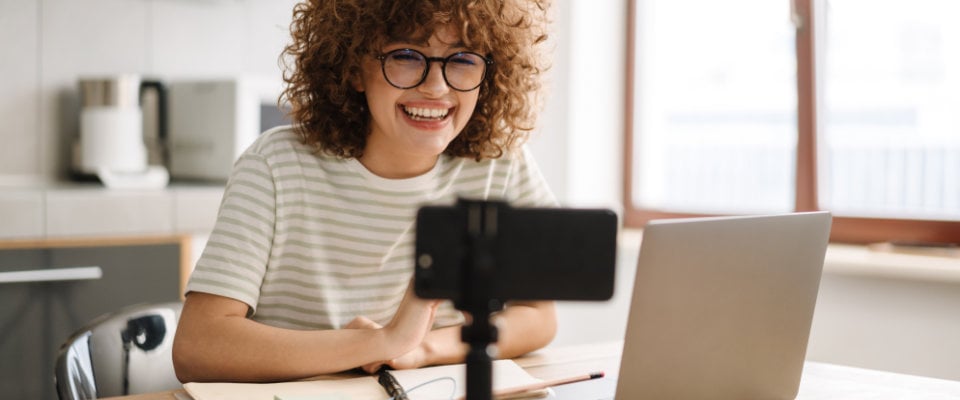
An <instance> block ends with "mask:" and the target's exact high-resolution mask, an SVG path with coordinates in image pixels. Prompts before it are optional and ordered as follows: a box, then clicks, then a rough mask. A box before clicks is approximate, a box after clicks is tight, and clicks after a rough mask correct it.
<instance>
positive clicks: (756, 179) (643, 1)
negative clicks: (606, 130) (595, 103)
mask: <svg viewBox="0 0 960 400" xmlns="http://www.w3.org/2000/svg"><path fill="white" fill-rule="evenodd" d="M635 10H636V15H635V16H634V17H635V20H634V21H635V25H634V27H635V28H634V32H635V35H636V36H635V37H634V38H633V40H634V43H635V44H636V46H635V47H634V49H635V50H634V51H635V54H634V62H633V65H634V68H635V69H634V71H633V74H634V75H633V76H634V77H635V78H634V85H635V86H634V88H633V90H634V91H633V99H634V100H633V107H634V110H633V116H632V117H633V121H634V125H633V129H634V136H633V138H634V140H633V145H634V148H633V149H632V154H633V160H632V162H633V165H632V176H633V178H632V179H633V182H632V184H631V187H632V190H633V192H632V199H633V201H634V204H633V207H635V208H641V209H657V210H663V211H679V212H694V213H717V214H723V213H751V212H786V211H791V210H793V209H794V198H795V196H794V193H795V191H794V190H795V189H794V181H795V180H794V176H795V173H794V172H795V164H796V156H795V153H796V141H797V128H796V127H797V115H796V109H797V96H796V54H795V44H794V43H795V42H794V37H795V36H794V29H793V26H792V24H791V23H790V18H789V3H788V2H787V1H771V0H731V1H716V0H637V2H636V7H635Z"/></svg>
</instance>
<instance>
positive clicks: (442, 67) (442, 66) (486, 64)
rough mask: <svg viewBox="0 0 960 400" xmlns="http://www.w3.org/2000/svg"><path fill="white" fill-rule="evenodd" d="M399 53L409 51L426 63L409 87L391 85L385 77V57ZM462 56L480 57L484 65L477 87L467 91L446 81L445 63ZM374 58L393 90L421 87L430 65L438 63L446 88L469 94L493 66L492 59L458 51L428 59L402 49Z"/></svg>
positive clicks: (425, 56) (481, 82) (411, 50)
mask: <svg viewBox="0 0 960 400" xmlns="http://www.w3.org/2000/svg"><path fill="white" fill-rule="evenodd" d="M401 51H409V52H414V53H417V54H419V55H420V56H421V57H423V59H424V61H426V63H427V66H426V68H424V69H423V74H422V75H421V76H420V79H419V80H418V81H417V83H414V84H413V85H410V86H400V85H397V84H395V83H393V81H391V80H390V78H389V77H387V57H388V56H390V55H391V54H394V53H397V52H401ZM463 54H472V55H475V56H477V57H480V59H481V60H483V64H484V65H483V73H482V74H481V75H480V81H479V82H477V85H476V86H474V87H472V88H469V89H460V88H457V87H455V86H453V85H452V84H450V80H448V79H447V61H450V59H452V58H453V57H456V56H458V55H463ZM376 58H377V60H380V72H382V73H383V79H386V81H387V83H389V84H390V86H393V87H395V88H397V89H413V88H415V87H417V86H420V85H422V84H423V82H425V81H426V80H427V75H430V67H431V65H432V64H433V63H435V62H438V63H440V75H443V81H444V82H445V83H446V84H447V86H448V87H449V88H450V89H453V90H456V91H458V92H470V91H473V90H476V89H477V88H478V87H480V85H482V84H483V80H484V79H485V78H486V77H487V68H488V67H489V66H491V65H493V60H492V59H490V58H489V57H484V56H482V55H480V54H478V53H475V52H472V51H458V52H456V53H453V54H451V55H449V56H446V57H428V56H427V55H426V54H423V53H422V52H420V51H418V50H414V49H407V48H402V49H395V50H390V51H388V52H386V53H383V54H380V55H378V56H377V57H376Z"/></svg>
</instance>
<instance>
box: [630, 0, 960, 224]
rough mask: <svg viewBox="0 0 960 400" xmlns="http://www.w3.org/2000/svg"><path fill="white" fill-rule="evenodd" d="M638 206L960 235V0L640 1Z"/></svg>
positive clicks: (638, 212) (633, 100) (662, 212)
mask: <svg viewBox="0 0 960 400" xmlns="http://www.w3.org/2000/svg"><path fill="white" fill-rule="evenodd" d="M630 5H631V9H630V13H629V15H630V22H629V27H630V29H629V31H630V33H629V34H630V36H629V39H628V43H630V45H629V50H628V60H630V61H629V62H630V65H629V66H628V74H629V76H628V82H629V89H630V90H629V92H630V95H629V100H628V102H627V104H628V109H627V113H626V114H627V119H628V121H627V124H626V125H627V138H626V143H627V146H626V153H627V154H626V157H625V160H626V162H625V171H624V176H625V190H624V196H625V210H626V212H625V216H626V223H627V224H628V225H633V226H640V225H642V224H643V223H645V222H646V221H647V220H649V219H653V218H662V217H677V216H692V215H721V214H750V213H776V212H789V211H808V210H815V209H823V210H830V211H832V212H833V214H834V228H833V234H832V239H833V240H834V241H840V242H852V243H871V242H880V241H924V242H948V243H960V111H957V110H960V26H957V24H955V23H951V20H950V16H952V15H958V12H960V2H956V1H954V0H916V1H914V0H911V1H909V2H907V1H905V0H883V1H877V0H794V2H793V4H791V2H788V1H787V0H783V1H780V2H777V1H771V0H727V1H721V2H718V1H713V0H633V1H631V3H630Z"/></svg>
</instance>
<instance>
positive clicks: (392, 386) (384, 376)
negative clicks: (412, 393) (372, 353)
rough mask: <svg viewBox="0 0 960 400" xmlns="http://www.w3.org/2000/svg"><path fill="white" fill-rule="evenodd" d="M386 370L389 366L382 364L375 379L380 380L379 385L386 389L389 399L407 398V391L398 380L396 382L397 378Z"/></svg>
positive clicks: (403, 399) (405, 399)
mask: <svg viewBox="0 0 960 400" xmlns="http://www.w3.org/2000/svg"><path fill="white" fill-rule="evenodd" d="M388 370H389V368H387V367H386V366H383V367H380V370H379V371H377V375H378V377H377V381H378V382H380V386H383V388H384V390H386V391H387V394H389V395H390V399H391V400H408V397H407V392H405V391H404V390H403V387H402V386H400V382H397V379H396V378H394V377H393V375H390V372H389V371H388Z"/></svg>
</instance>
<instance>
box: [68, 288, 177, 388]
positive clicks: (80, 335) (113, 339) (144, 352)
mask: <svg viewBox="0 0 960 400" xmlns="http://www.w3.org/2000/svg"><path fill="white" fill-rule="evenodd" d="M182 306H183V304H182V303H179V302H171V303H158V304H141V305H135V306H130V307H126V308H124V309H122V310H119V311H116V312H113V313H109V314H106V315H102V316H100V317H98V318H96V319H94V320H93V321H92V322H90V324H88V325H87V326H85V327H84V328H81V329H80V330H78V331H77V332H75V333H74V334H73V335H70V338H69V339H67V341H66V342H64V343H63V345H61V346H60V351H59V353H58V354H57V360H56V365H55V367H54V380H55V382H56V385H57V394H58V395H59V396H60V400H80V399H96V398H100V397H110V396H123V395H127V394H138V393H148V392H157V391H164V390H172V389H177V388H180V387H181V384H180V382H179V381H178V380H177V377H176V375H175V374H174V372H173V358H172V350H173V336H174V333H175V332H176V330H177V321H178V320H179V319H180V309H181V307H182Z"/></svg>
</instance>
